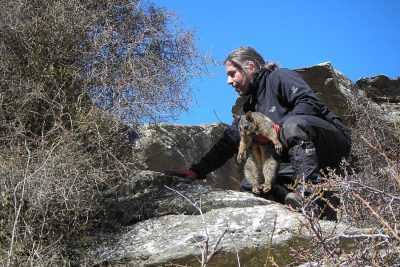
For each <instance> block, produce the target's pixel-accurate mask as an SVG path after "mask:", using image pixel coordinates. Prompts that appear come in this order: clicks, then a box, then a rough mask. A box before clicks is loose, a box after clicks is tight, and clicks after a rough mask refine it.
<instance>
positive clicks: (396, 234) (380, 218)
mask: <svg viewBox="0 0 400 267" xmlns="http://www.w3.org/2000/svg"><path fill="white" fill-rule="evenodd" d="M353 196H354V197H355V198H357V199H358V200H360V201H361V202H362V203H363V204H364V205H365V206H366V207H367V208H368V209H369V210H370V211H371V213H372V215H374V216H375V218H376V219H378V220H379V221H380V222H381V224H382V225H383V227H385V228H386V229H387V230H389V232H390V233H392V235H393V237H394V238H395V239H396V240H397V241H400V236H399V235H398V233H397V232H396V231H395V230H394V229H393V228H392V227H391V226H390V225H389V223H388V222H387V221H386V220H385V219H383V218H382V216H380V215H379V214H378V213H377V212H376V211H375V210H374V209H373V208H372V207H371V205H370V204H369V203H368V202H367V201H366V200H365V199H364V198H362V197H361V196H360V195H359V194H357V193H354V192H353Z"/></svg>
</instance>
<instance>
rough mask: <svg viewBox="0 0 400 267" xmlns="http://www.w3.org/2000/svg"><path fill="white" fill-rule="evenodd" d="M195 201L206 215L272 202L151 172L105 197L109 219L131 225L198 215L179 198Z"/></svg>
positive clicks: (146, 172)
mask: <svg viewBox="0 0 400 267" xmlns="http://www.w3.org/2000/svg"><path fill="white" fill-rule="evenodd" d="M178 192H181V193H182V194H184V196H186V197H188V199H191V200H193V202H196V203H197V204H198V205H199V206H201V209H202V210H203V212H208V211H211V210H213V209H220V208H225V207H249V206H254V205H267V204H270V203H271V202H270V201H268V200H265V199H263V198H259V197H255V196H254V195H253V194H250V193H242V192H237V191H232V190H224V191H223V190H221V189H215V188H213V187H212V186H210V185H209V184H207V183H205V182H203V181H194V182H192V181H188V180H185V179H182V178H179V177H173V176H168V175H164V174H162V173H158V172H152V171H139V172H137V173H136V174H135V175H132V177H131V179H130V180H129V181H127V182H126V183H124V184H121V185H120V186H118V187H116V188H113V189H111V190H109V191H108V192H106V193H105V194H104V198H105V203H106V205H107V210H108V212H109V217H110V218H112V219H113V220H115V221H116V222H117V223H119V224H123V225H128V224H132V223H135V222H138V221H142V220H145V219H149V218H153V217H160V216H164V215H170V214H196V213H198V210H197V209H196V208H195V207H194V206H193V205H192V204H190V202H189V201H187V200H185V198H184V197H183V196H182V195H180V194H179V193H178Z"/></svg>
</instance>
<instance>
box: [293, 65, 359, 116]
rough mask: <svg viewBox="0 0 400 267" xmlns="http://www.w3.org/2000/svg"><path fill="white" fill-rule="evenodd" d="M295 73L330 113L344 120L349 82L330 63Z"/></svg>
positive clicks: (349, 87) (349, 88)
mask: <svg viewBox="0 0 400 267" xmlns="http://www.w3.org/2000/svg"><path fill="white" fill-rule="evenodd" d="M296 71H297V72H298V73H299V74H300V75H301V76H302V77H303V79H304V80H305V81H306V82H307V83H308V84H309V85H310V87H311V88H313V89H314V91H315V92H316V94H317V96H318V97H319V98H320V99H321V101H322V102H323V103H325V104H326V105H327V106H328V108H329V109H330V110H331V111H333V112H334V113H336V114H337V115H338V116H340V117H341V118H342V119H345V118H346V103H347V100H346V99H347V97H348V96H349V95H351V88H352V82H351V80H349V79H348V78H346V77H345V76H344V75H343V74H342V73H341V72H340V71H338V70H336V69H334V67H333V66H332V64H331V63H330V62H325V63H320V64H318V65H315V66H312V67H307V68H301V69H296Z"/></svg>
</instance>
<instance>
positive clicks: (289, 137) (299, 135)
mask: <svg viewBox="0 0 400 267" xmlns="http://www.w3.org/2000/svg"><path fill="white" fill-rule="evenodd" d="M308 128H310V127H309V123H308V121H307V120H306V119H305V118H304V116H292V117H289V118H288V119H287V120H286V121H285V122H284V123H283V125H282V132H281V139H282V140H281V141H283V142H284V143H285V144H286V145H287V146H291V145H292V143H293V142H296V141H299V140H303V141H307V140H310V136H309V129H308Z"/></svg>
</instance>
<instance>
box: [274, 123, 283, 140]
mask: <svg viewBox="0 0 400 267" xmlns="http://www.w3.org/2000/svg"><path fill="white" fill-rule="evenodd" d="M272 129H274V131H275V133H276V135H277V136H278V137H279V133H280V132H281V126H280V125H279V124H277V123H274V124H272Z"/></svg>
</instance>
